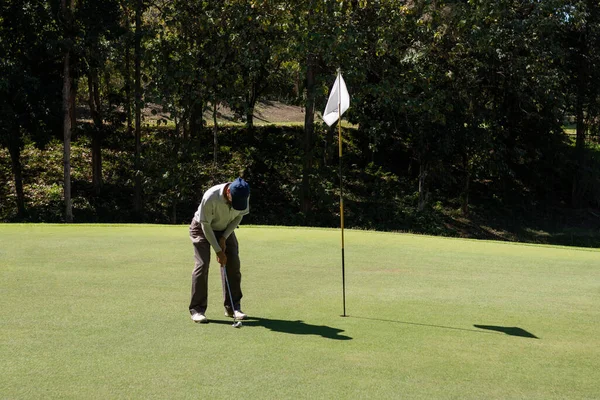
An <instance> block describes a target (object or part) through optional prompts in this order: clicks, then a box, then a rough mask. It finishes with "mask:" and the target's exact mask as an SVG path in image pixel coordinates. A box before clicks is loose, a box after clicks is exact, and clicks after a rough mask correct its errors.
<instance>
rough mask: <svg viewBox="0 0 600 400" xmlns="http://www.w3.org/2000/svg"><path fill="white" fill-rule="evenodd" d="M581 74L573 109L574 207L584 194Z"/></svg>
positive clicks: (583, 131)
mask: <svg viewBox="0 0 600 400" xmlns="http://www.w3.org/2000/svg"><path fill="white" fill-rule="evenodd" d="M583 78H584V77H583V76H580V78H579V81H580V83H579V85H578V89H577V104H576V110H575V119H576V124H577V139H576V140H575V176H574V177H573V191H572V193H571V205H572V206H573V207H574V208H581V205H582V201H583V194H584V191H585V189H584V187H583V171H584V168H585V131H586V126H585V119H584V112H583V108H584V96H585V84H584V83H583V82H582V80H583Z"/></svg>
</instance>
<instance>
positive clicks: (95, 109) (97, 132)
mask: <svg viewBox="0 0 600 400" xmlns="http://www.w3.org/2000/svg"><path fill="white" fill-rule="evenodd" d="M88 93H89V98H88V103H89V106H90V114H91V115H92V120H93V121H94V130H93V131H92V185H93V187H94V192H95V193H96V194H100V189H101V188H102V135H103V130H104V127H103V123H102V115H101V113H100V111H99V110H100V107H101V105H100V93H99V89H98V70H96V69H95V68H90V71H89V72H88Z"/></svg>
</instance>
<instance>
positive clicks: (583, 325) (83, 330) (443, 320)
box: [0, 224, 600, 399]
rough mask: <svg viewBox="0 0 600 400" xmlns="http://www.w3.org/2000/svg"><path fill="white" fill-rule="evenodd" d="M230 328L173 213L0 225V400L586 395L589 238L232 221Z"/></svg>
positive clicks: (596, 355)
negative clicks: (537, 239) (195, 283)
mask: <svg viewBox="0 0 600 400" xmlns="http://www.w3.org/2000/svg"><path fill="white" fill-rule="evenodd" d="M237 235H238V239H239V242H240V254H241V258H242V262H243V267H242V273H243V290H244V299H243V302H242V303H243V307H244V311H246V312H247V313H248V314H249V315H250V317H251V318H250V319H249V320H247V321H245V322H244V327H243V328H242V329H233V328H232V327H231V322H232V321H231V320H230V319H227V318H225V317H224V316H223V311H222V306H221V301H222V299H221V287H220V279H219V273H218V267H217V266H215V265H213V266H212V267H211V272H210V278H209V285H210V287H209V291H210V297H209V310H208V313H207V315H208V317H209V318H210V319H211V321H212V322H211V323H209V324H207V325H196V324H193V323H192V322H191V320H190V318H189V315H188V311H187V305H188V300H189V291H190V276H191V270H192V264H193V252H192V246H191V243H190V241H189V238H188V237H187V227H186V226H152V225H121V226H119V225H34V224H29V225H0V293H1V296H0V320H1V321H2V323H1V325H0V334H1V337H2V340H1V341H0V358H1V359H2V363H0V376H2V380H1V381H0V382H1V384H0V389H1V393H2V397H3V398H8V399H31V398H44V399H51V398H82V397H85V398H86V399H106V398H144V399H145V398H161V399H163V398H169V399H178V398H190V399H192V398H194V399H195V398H199V397H202V398H211V399H225V398H230V397H231V396H232V395H235V396H239V397H244V398H253V399H254V398H278V399H280V398H294V399H296V398H303V399H315V398H318V399H342V398H343V399H354V398H356V399H358V398H382V399H383V398H407V399H455V398H460V399H481V398H486V399H490V398H491V399H508V398H526V399H534V398H535V399H565V398H568V399H591V398H595V397H596V396H597V394H598V391H597V389H598V381H600V370H599V369H598V368H597V360H598V359H600V336H599V335H598V332H599V331H600V320H599V319H598V309H599V308H600V269H598V265H600V252H599V251H597V250H584V249H577V248H565V247H556V246H555V247H552V246H534V245H518V244H510V243H499V242H485V241H470V240H459V239H444V238H435V237H427V236H417V235H408V234H390V233H377V232H368V231H353V230H347V231H346V235H345V238H346V240H345V254H346V258H345V260H346V261H345V273H346V307H347V314H348V315H349V317H347V318H342V317H340V314H342V312H343V311H342V306H343V304H342V280H341V265H340V264H341V259H340V243H339V242H340V232H339V230H336V229H305V228H301V229H300V228H275V227H257V226H256V227H253V226H242V227H241V228H240V229H239V230H237Z"/></svg>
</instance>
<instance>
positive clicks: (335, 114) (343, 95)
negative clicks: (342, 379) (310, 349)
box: [323, 69, 350, 317]
mask: <svg viewBox="0 0 600 400" xmlns="http://www.w3.org/2000/svg"><path fill="white" fill-rule="evenodd" d="M348 107H350V95H349V94H348V89H346V82H344V78H342V73H341V71H340V70H339V69H338V74H337V78H336V80H335V82H334V84H333V87H332V88H331V93H329V100H327V105H326V106H325V111H324V112H323V121H325V123H326V124H327V125H329V126H331V125H333V124H334V123H335V122H336V121H337V122H338V134H339V140H338V145H339V150H340V160H339V161H340V227H341V228H342V230H341V231H342V296H343V304H344V314H342V317H347V315H346V267H345V261H344V259H345V257H344V185H343V179H342V114H343V113H344V111H346V110H347V109H348Z"/></svg>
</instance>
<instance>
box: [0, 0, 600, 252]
mask: <svg viewBox="0 0 600 400" xmlns="http://www.w3.org/2000/svg"><path fill="white" fill-rule="evenodd" d="M0 54H1V57H0V221H4V222H77V223H82V222H101V223H115V222H141V223H161V224H162V223H175V224H185V223H188V222H189V221H190V219H191V217H192V215H193V212H194V211H195V209H196V207H197V205H198V202H199V199H200V198H201V195H202V193H203V191H204V190H206V189H207V188H208V187H210V186H211V185H212V184H214V183H218V182H222V181H226V180H229V179H232V178H235V177H236V176H238V175H240V174H241V175H243V176H244V177H245V178H246V179H247V180H248V181H249V182H250V183H251V186H252V201H251V206H252V212H251V214H250V215H249V216H248V217H247V218H246V219H245V221H244V223H249V224H270V225H301V226H322V227H336V226H339V196H340V189H339V187H340V185H339V184H340V181H339V170H338V163H339V158H338V136H337V135H338V132H337V128H336V127H335V126H334V127H331V128H329V127H327V126H326V125H325V124H324V123H323V122H322V120H321V119H320V112H321V111H322V109H324V107H325V103H326V100H327V96H328V91H329V89H330V86H331V84H332V83H333V81H334V79H335V75H336V71H337V69H338V68H341V71H342V74H343V76H344V79H345V81H346V83H347V86H348V90H349V92H350V96H351V103H350V109H349V110H348V111H347V113H346V114H345V115H344V121H343V124H342V126H343V129H342V135H343V148H344V150H343V151H344V155H343V157H342V171H343V183H344V199H345V200H344V204H345V218H346V227H349V228H360V229H377V230H389V231H410V232H419V233H426V234H434V235H446V236H461V237H473V238H486V239H500V240H514V241H528V242H542V243H555V244H566V245H581V246H595V247H598V246H600V173H599V172H600V145H599V144H598V142H599V139H600V91H599V89H600V79H599V78H600V4H598V2H597V1H592V0H582V1H575V0H544V1H538V0H518V1H517V0H500V1H495V2H488V1H483V0H468V1H444V0H440V1H426V0H412V1H411V0H406V1H400V0H397V1H391V0H379V1H377V0H351V1H331V0H330V1H327V0H320V1H317V0H295V1H290V0H272V1H266V0H244V1H241V0H218V1H217V0H185V1H183V0H173V1H166V0H151V1H149V0H105V1H101V2H99V1H94V0H50V1H42V0H29V1H27V0H5V1H3V2H2V4H1V5H0Z"/></svg>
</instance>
